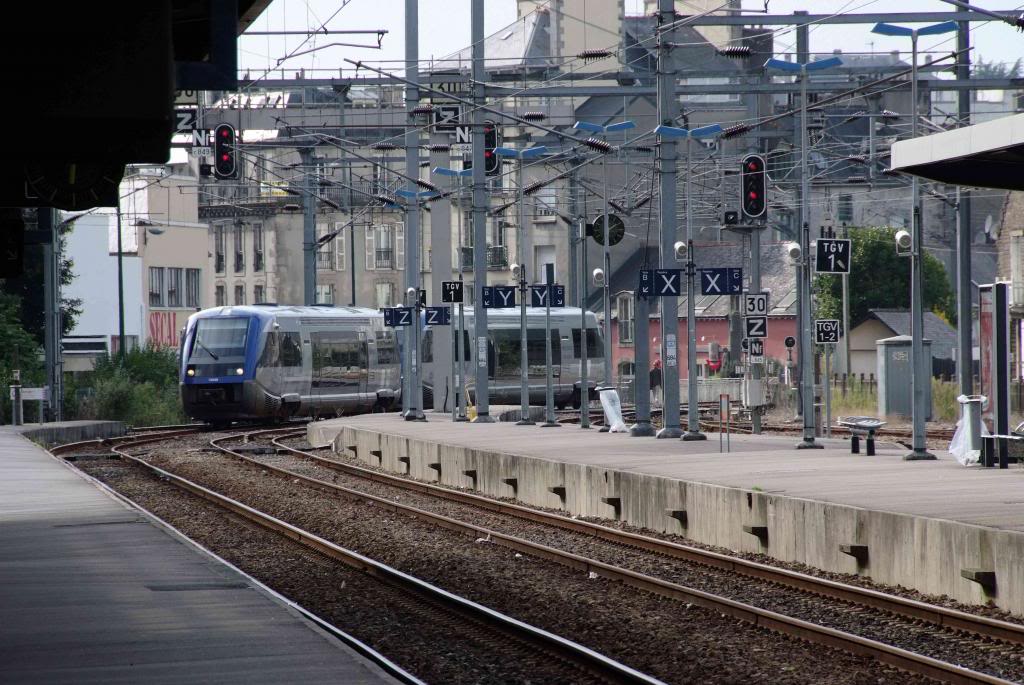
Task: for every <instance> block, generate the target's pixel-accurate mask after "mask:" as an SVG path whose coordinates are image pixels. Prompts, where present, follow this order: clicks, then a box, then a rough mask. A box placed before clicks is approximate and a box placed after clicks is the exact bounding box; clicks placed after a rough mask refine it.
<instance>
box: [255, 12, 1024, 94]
mask: <svg viewBox="0 0 1024 685" xmlns="http://www.w3.org/2000/svg"><path fill="white" fill-rule="evenodd" d="M588 1H589V2H595V3H596V2H612V1H613V0H588ZM973 2H974V4H976V5H978V6H981V7H985V8H987V9H1013V8H1015V7H1022V8H1024V4H1020V3H1019V1H1018V0H1008V1H1007V0H1003V1H1002V2H1000V3H998V4H997V0H973ZM485 4H486V12H487V14H486V15H485V31H486V32H487V33H492V32H494V31H497V30H498V29H500V28H502V27H503V26H506V25H508V24H510V23H512V22H514V21H515V20H516V3H515V0H486V3H485ZM339 5H341V0H330V1H328V0H274V2H273V3H272V4H271V5H270V7H269V8H268V9H267V11H265V12H264V13H263V15H262V16H261V17H260V18H259V19H258V20H257V21H256V23H255V25H254V27H253V29H254V30H262V31H266V30H275V31H276V30H289V31H300V30H309V29H311V28H318V27H319V26H321V25H322V23H323V22H324V21H326V20H327V19H328V17H330V16H331V14H333V13H334V12H335V11H337V10H338V7H339ZM897 6H898V8H899V10H900V11H915V10H921V11H928V10H932V11H948V10H952V9H954V8H953V7H952V6H951V5H949V4H947V3H945V2H941V1H940V0H899V2H898V3H894V2H892V1H891V0H884V1H883V0H769V9H770V10H771V12H772V13H773V14H781V13H789V12H792V11H794V10H798V9H807V10H810V11H813V12H815V13H829V12H843V11H846V12H885V11H891V10H893V9H895V7H897ZM403 7H404V0H349V4H348V5H346V6H345V7H344V8H343V9H341V11H340V12H338V14H337V16H336V17H335V18H334V19H333V20H332V21H331V22H330V23H329V24H328V28H330V29H387V30H388V31H389V32H390V33H388V34H387V35H386V36H385V37H384V44H383V49H382V50H366V49H358V48H349V47H331V48H325V49H323V50H319V51H317V52H314V53H312V54H309V55H302V56H298V57H293V58H290V59H288V60H287V61H285V62H284V63H283V64H282V65H281V68H284V69H285V73H286V74H288V75H292V74H293V73H294V72H295V71H297V70H298V69H300V68H304V69H307V70H323V71H318V72H314V71H307V75H309V76H313V75H320V76H326V75H328V71H330V70H334V71H335V74H336V70H337V69H338V68H340V67H341V66H346V67H347V66H348V65H345V64H344V63H343V62H342V61H341V60H342V58H344V57H348V58H349V59H360V60H365V61H368V62H370V61H377V60H398V61H396V62H393V63H391V64H389V65H387V66H388V67H389V68H394V69H401V68H402V65H401V63H400V60H402V59H403V57H404V54H405V50H404V40H405V35H404V33H405V32H404V17H403V14H404V13H403ZM642 7H643V2H642V0H626V10H627V12H628V13H631V14H632V13H638V12H639V11H641V10H642ZM743 7H744V9H745V10H748V11H751V12H753V11H758V10H763V9H764V0H743ZM469 8H470V0H420V58H421V59H429V58H431V57H443V56H444V55H448V54H451V53H452V52H455V51H456V50H458V49H459V48H461V47H464V46H466V45H468V44H469V30H470V29H469ZM954 35H955V34H949V36H935V37H932V38H927V39H926V38H922V39H921V49H922V51H924V50H926V49H929V48H934V49H935V50H936V51H938V52H948V51H949V50H950V49H951V48H952V46H953V45H954V44H955V39H954V38H953V36H954ZM302 38H303V37H302V36H288V37H287V38H285V37H267V36H252V37H242V38H240V39H239V61H240V64H241V65H242V66H243V68H250V69H252V70H253V74H252V75H253V76H255V75H257V74H258V73H259V72H260V71H262V70H264V69H267V68H268V67H269V68H275V67H276V66H277V60H278V59H279V58H281V57H283V56H284V55H286V54H287V53H288V52H289V51H297V50H305V49H309V48H310V47H313V46H315V45H325V44H327V43H331V42H352V43H364V42H371V43H372V42H375V41H374V38H373V37H372V36H318V37H317V38H316V39H315V40H310V41H309V42H307V43H306V44H305V45H304V46H302V47H301V48H299V47H298V46H299V43H300V42H301V41H302ZM972 40H973V43H974V46H975V50H974V53H973V54H974V59H975V60H977V58H978V57H979V56H980V57H983V58H984V59H985V60H986V61H992V60H995V61H1000V62H1011V63H1012V62H1013V61H1014V60H1016V59H1018V58H1019V57H1021V56H1024V35H1022V34H1020V33H1018V32H1016V31H1014V30H1013V29H1012V28H1011V27H1009V26H1007V25H1006V24H1002V23H999V22H990V23H984V24H982V23H978V24H974V28H973V29H972ZM794 42H795V34H794V33H793V32H791V31H784V30H783V31H780V32H779V35H778V37H777V39H776V45H777V46H778V47H779V51H780V52H782V51H786V50H787V49H791V47H792V45H793V43H794ZM835 48H838V49H841V50H842V51H843V52H872V51H874V52H888V51H890V50H897V49H898V50H909V40H907V39H899V38H886V37H884V36H877V35H875V34H872V33H871V32H870V26H856V25H853V26H850V25H844V26H838V27H829V26H818V27H813V28H812V29H811V49H812V51H815V52H831V51H832V50H833V49H835Z"/></svg>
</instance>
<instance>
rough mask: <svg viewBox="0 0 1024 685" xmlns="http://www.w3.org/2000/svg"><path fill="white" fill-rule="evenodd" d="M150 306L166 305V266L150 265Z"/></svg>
mask: <svg viewBox="0 0 1024 685" xmlns="http://www.w3.org/2000/svg"><path fill="white" fill-rule="evenodd" d="M149 306H150V307H163V306H164V268H163V267H162V266H151V267H149Z"/></svg>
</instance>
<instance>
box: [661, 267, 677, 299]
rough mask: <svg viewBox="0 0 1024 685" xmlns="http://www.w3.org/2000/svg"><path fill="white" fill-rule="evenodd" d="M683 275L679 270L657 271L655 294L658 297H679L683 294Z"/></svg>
mask: <svg viewBox="0 0 1024 685" xmlns="http://www.w3.org/2000/svg"><path fill="white" fill-rule="evenodd" d="M681 273H682V272H681V271H680V270H679V269H655V270H654V294H655V295H656V296H657V297H678V296H679V295H680V294H682V282H683V279H682V276H681V275H680V274H681Z"/></svg>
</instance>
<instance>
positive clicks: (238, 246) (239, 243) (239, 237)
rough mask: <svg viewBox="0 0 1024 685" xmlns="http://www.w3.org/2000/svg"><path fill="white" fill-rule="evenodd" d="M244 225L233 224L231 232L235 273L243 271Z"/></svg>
mask: <svg viewBox="0 0 1024 685" xmlns="http://www.w3.org/2000/svg"><path fill="white" fill-rule="evenodd" d="M244 230H245V226H243V225H242V224H235V227H234V230H233V233H234V234H235V273H236V274H240V273H245V233H243V231H244Z"/></svg>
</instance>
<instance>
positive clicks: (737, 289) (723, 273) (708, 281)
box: [700, 267, 743, 295]
mask: <svg viewBox="0 0 1024 685" xmlns="http://www.w3.org/2000/svg"><path fill="white" fill-rule="evenodd" d="M741 292H743V269H738V268H731V267H718V268H714V269H700V294H701V295H738V294H740V293H741Z"/></svg>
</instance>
